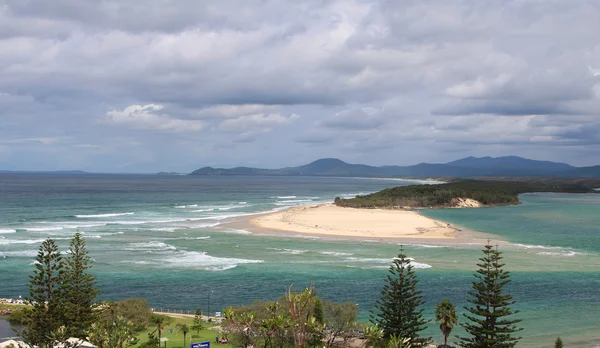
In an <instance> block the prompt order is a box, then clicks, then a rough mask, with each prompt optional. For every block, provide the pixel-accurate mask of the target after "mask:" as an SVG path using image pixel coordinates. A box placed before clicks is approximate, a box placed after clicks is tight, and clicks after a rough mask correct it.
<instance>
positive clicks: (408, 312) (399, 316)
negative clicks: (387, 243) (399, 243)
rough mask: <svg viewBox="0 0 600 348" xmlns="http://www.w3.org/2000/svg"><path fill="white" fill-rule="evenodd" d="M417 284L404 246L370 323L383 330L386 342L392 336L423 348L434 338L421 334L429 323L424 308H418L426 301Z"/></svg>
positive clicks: (394, 263)
mask: <svg viewBox="0 0 600 348" xmlns="http://www.w3.org/2000/svg"><path fill="white" fill-rule="evenodd" d="M418 282H419V281H418V279H417V277H416V275H415V272H414V269H413V266H412V265H411V264H410V259H409V258H407V257H406V255H405V254H404V250H403V249H402V247H401V248H400V254H398V257H396V258H395V259H394V261H393V263H392V265H391V266H390V269H389V273H388V275H387V277H386V279H385V285H384V286H383V289H382V290H381V298H380V299H379V300H377V302H376V304H375V308H376V311H371V315H370V317H371V322H372V323H373V324H376V325H377V326H378V327H380V328H381V329H382V330H383V337H384V338H385V339H389V338H390V337H392V335H394V336H395V337H400V338H403V339H405V338H410V343H411V344H412V346H413V347H424V346H426V345H427V344H428V343H429V342H430V341H431V337H421V336H420V335H419V333H420V332H421V331H423V330H424V329H425V325H426V324H427V321H426V320H425V319H423V309H420V308H419V307H420V306H422V305H423V304H424V303H425V301H423V298H422V295H421V291H419V290H417V284H418Z"/></svg>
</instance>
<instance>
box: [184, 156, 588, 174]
mask: <svg viewBox="0 0 600 348" xmlns="http://www.w3.org/2000/svg"><path fill="white" fill-rule="evenodd" d="M191 175H267V176H269V175H271V176H344V177H380V178H440V177H461V178H468V177H482V176H495V177H502V176H510V177H583V178H591V177H600V165H598V166H593V167H573V166H571V165H568V164H565V163H557V162H549V161H536V160H531V159H526V158H522V157H517V156H505V157H466V158H463V159H459V160H457V161H452V162H448V163H441V164H433V163H419V164H416V165H412V166H381V167H374V166H368V165H364V164H350V163H346V162H344V161H342V160H339V159H337V158H323V159H319V160H316V161H314V162H312V163H309V164H306V165H303V166H299V167H286V168H281V169H260V168H251V167H236V168H230V169H224V168H212V167H204V168H200V169H198V170H195V171H193V172H192V173H191Z"/></svg>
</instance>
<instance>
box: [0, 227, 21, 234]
mask: <svg viewBox="0 0 600 348" xmlns="http://www.w3.org/2000/svg"><path fill="white" fill-rule="evenodd" d="M16 232H17V230H13V229H12V228H0V234H8V233H16Z"/></svg>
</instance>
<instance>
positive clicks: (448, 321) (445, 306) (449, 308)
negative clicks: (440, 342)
mask: <svg viewBox="0 0 600 348" xmlns="http://www.w3.org/2000/svg"><path fill="white" fill-rule="evenodd" d="M435 321H436V322H439V323H440V331H442V334H444V347H446V346H447V345H448V337H450V334H451V333H452V330H454V327H456V325H457V324H458V315H457V314H456V306H455V305H454V304H452V303H451V302H450V301H449V300H442V301H441V302H440V303H438V304H437V305H436V306H435Z"/></svg>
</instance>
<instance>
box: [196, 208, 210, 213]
mask: <svg viewBox="0 0 600 348" xmlns="http://www.w3.org/2000/svg"><path fill="white" fill-rule="evenodd" d="M208 211H214V209H213V208H210V209H198V210H192V211H191V213H206V212H208Z"/></svg>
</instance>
